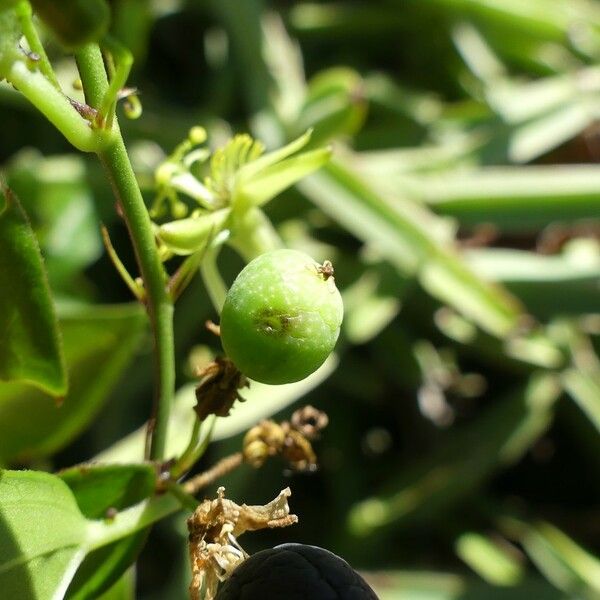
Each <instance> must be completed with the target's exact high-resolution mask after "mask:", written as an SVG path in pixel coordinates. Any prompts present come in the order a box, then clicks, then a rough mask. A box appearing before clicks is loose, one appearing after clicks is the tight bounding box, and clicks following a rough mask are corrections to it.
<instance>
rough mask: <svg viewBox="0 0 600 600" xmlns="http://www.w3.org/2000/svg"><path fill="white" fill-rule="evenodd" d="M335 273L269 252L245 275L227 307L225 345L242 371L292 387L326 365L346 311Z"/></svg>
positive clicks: (291, 254) (300, 256)
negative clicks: (336, 283) (288, 384)
mask: <svg viewBox="0 0 600 600" xmlns="http://www.w3.org/2000/svg"><path fill="white" fill-rule="evenodd" d="M332 273H333V269H332V268H331V264H330V263H325V265H323V266H321V265H319V264H318V263H316V262H315V261H314V260H313V259H312V258H311V257H310V256H308V255H306V254H304V253H303V252H298V251H296V250H274V251H272V252H267V253H266V254H262V255H261V256H259V257H258V258H255V259H254V260H253V261H252V262H251V263H249V264H248V265H247V266H246V267H245V268H244V269H243V270H242V271H241V273H240V274H239V275H238V276H237V278H236V280H235V281H234V282H233V285H232V286H231V289H230V290H229V292H228V294H227V298H226V299H225V304H224V305H223V312H222V314H221V341H222V343H223V348H224V349H225V352H226V353H227V355H228V356H229V358H230V359H231V360H232V361H233V362H234V363H235V365H236V366H237V367H238V369H240V371H242V373H244V374H245V375H247V376H248V377H250V379H254V380H256V381H261V382H262V383H270V384H280V383H291V382H293V381H299V380H300V379H304V378H305V377H306V376H308V375H310V374H311V373H312V372H313V371H315V370H316V369H317V368H318V367H319V366H321V364H323V362H324V361H325V359H326V358H327V357H328V356H329V354H330V352H331V351H332V350H333V347H334V346H335V342H336V340H337V338H338V335H339V333H340V325H341V323H342V316H343V312H344V307H343V304H342V298H341V296H340V293H339V292H338V290H337V288H336V286H335V281H334V279H333V277H332Z"/></svg>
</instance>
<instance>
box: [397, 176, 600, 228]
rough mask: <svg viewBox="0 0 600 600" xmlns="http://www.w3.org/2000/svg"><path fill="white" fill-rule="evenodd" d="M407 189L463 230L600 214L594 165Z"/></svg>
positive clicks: (418, 182)
mask: <svg viewBox="0 0 600 600" xmlns="http://www.w3.org/2000/svg"><path fill="white" fill-rule="evenodd" d="M398 185H401V183H400V179H398ZM404 185H406V183H405V184H404ZM410 187H411V189H414V190H415V191H416V193H417V195H418V196H420V197H421V198H422V199H423V200H424V201H425V202H427V203H428V204H429V205H430V207H431V208H432V209H433V210H435V211H436V212H437V213H439V214H442V215H448V216H452V217H456V218H457V219H459V221H460V223H461V225H464V226H467V227H473V226H476V225H477V224H479V223H482V222H485V223H492V224H493V225H494V226H495V227H498V228H499V229H501V230H502V231H510V232H513V231H518V232H521V231H536V230H537V229H538V228H540V227H544V226H546V225H549V224H550V223H552V222H553V221H557V220H560V221H566V222H573V221H576V220H577V219H584V218H593V217H595V216H596V215H598V214H599V212H600V192H599V190H600V169H599V168H598V167H597V166H595V165H568V166H567V165H560V166H558V165H553V166H552V167H548V166H534V167H487V168H484V169H477V170H475V171H466V172H460V171H459V172H447V173H443V174H440V175H437V176H431V177H424V178H420V179H417V178H413V179H411V180H410Z"/></svg>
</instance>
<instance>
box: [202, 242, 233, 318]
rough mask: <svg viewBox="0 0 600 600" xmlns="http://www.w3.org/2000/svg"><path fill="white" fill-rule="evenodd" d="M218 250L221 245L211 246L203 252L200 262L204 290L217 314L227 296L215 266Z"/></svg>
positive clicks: (225, 288)
mask: <svg viewBox="0 0 600 600" xmlns="http://www.w3.org/2000/svg"><path fill="white" fill-rule="evenodd" d="M220 250H221V246H211V247H210V248H208V250H207V251H206V253H205V254H204V259H203V260H202V262H201V263H200V274H201V275H202V280H203V281H204V285H205V287H206V291H207V292H208V295H209V297H210V300H211V302H212V304H213V306H214V307H215V310H216V311H217V312H218V313H219V314H221V309H222V308H223V304H225V297H226V296H227V286H226V285H225V282H224V281H223V278H222V277H221V273H219V267H218V266H217V256H218V255H219V251H220Z"/></svg>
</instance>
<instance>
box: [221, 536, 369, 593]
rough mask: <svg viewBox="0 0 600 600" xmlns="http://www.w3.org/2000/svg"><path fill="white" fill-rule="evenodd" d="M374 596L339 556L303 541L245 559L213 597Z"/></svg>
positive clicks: (362, 580)
mask: <svg viewBox="0 0 600 600" xmlns="http://www.w3.org/2000/svg"><path fill="white" fill-rule="evenodd" d="M280 599H281V600H377V596H376V595H375V592H374V591H373V590H372V589H371V588H370V587H369V586H368V584H367V583H366V581H365V580H364V579H363V578H362V577H361V576H360V575H359V574H358V573H357V572H356V571H355V570H354V569H353V568H352V567H351V566H350V565H349V564H348V563H347V562H346V561H345V560H343V559H342V558H340V557H339V556H336V555H335V554H333V553H332V552H329V551H328V550H324V549H323V548H317V547H316V546H305V545H303V544H283V545H281V546H277V547H275V548H270V549H269V550H263V551H262V552H257V553H256V554H253V555H252V556H251V557H250V558H248V559H246V560H245V561H244V562H243V563H242V564H241V565H240V566H239V567H237V568H236V569H235V570H234V572H233V573H232V575H231V577H229V579H227V581H225V583H224V584H223V585H222V586H221V587H220V589H219V591H218V593H217V596H216V600H280Z"/></svg>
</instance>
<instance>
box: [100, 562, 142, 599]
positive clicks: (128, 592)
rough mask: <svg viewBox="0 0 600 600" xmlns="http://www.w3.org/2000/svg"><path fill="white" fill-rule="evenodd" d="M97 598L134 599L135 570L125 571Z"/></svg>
mask: <svg viewBox="0 0 600 600" xmlns="http://www.w3.org/2000/svg"><path fill="white" fill-rule="evenodd" d="M98 600H135V570H134V569H133V568H132V569H129V570H128V571H126V572H125V573H124V574H123V576H122V577H121V578H120V579H119V580H118V581H117V582H116V583H115V584H114V585H113V586H112V587H111V588H110V589H109V590H107V591H106V592H104V594H102V596H99V597H98Z"/></svg>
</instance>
